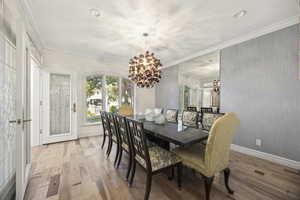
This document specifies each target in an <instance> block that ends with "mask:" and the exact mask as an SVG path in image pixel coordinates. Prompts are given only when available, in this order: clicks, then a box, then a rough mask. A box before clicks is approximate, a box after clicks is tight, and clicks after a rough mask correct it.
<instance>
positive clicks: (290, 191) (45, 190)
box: [25, 137, 300, 200]
mask: <svg viewBox="0 0 300 200" xmlns="http://www.w3.org/2000/svg"><path fill="white" fill-rule="evenodd" d="M101 142H102V138H101V137H90V138H83V139H80V140H77V141H70V142H64V143H57V144H51V145H44V146H41V147H36V148H33V163H32V175H31V177H30V180H29V185H28V188H27V191H26V195H25V199H26V200H29V199H30V200H31V199H36V200H43V199H47V200H58V199H62V200H68V199H72V200H94V199H99V200H119V199H120V200H127V199H128V200H141V199H143V195H144V186H145V184H144V183H145V173H144V171H143V170H142V169H141V168H140V167H139V166H138V167H137V173H136V176H135V180H134V184H133V187H132V188H129V187H128V185H127V182H126V181H125V174H126V168H127V160H128V158H127V157H125V156H124V157H123V160H122V164H121V165H120V168H119V169H115V168H114V167H113V160H114V156H115V152H112V154H111V156H110V158H109V159H107V158H106V156H105V151H104V150H101V148H100V144H101ZM104 149H106V146H105V147H104ZM230 167H231V170H232V173H231V179H230V185H231V187H232V188H233V189H234V190H235V194H234V195H233V196H231V195H229V194H227V192H226V189H225V187H224V184H223V175H219V176H217V178H216V180H215V182H214V185H213V189H212V192H211V199H212V200H227V199H231V200H234V199H236V200H239V199H241V200H260V199H263V200H277V199H278V200H299V199H300V172H299V171H297V170H294V169H289V168H286V167H283V166H280V165H277V164H273V163H271V162H268V161H264V160H261V159H257V158H254V157H250V156H247V155H243V154H240V153H237V152H232V153H231V159H230ZM150 199H152V200H170V199H174V200H194V199H199V200H200V199H204V186H203V180H202V179H201V176H197V175H196V176H195V175H194V174H193V173H192V171H191V170H190V169H185V170H184V173H183V188H182V190H181V191H179V190H178V189H177V185H176V181H175V180H173V181H169V180H168V179H167V177H166V175H165V174H161V175H157V176H155V177H154V179H153V182H152V191H151V194H150Z"/></svg>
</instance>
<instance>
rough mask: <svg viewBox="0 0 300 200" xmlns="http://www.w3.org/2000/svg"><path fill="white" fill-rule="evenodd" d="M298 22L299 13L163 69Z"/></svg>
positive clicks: (172, 63)
mask: <svg viewBox="0 0 300 200" xmlns="http://www.w3.org/2000/svg"><path fill="white" fill-rule="evenodd" d="M298 23H299V15H296V16H293V17H290V18H288V19H285V20H282V21H280V22H278V23H275V24H272V25H269V26H266V27H264V28H263V29H260V30H258V31H253V32H250V33H248V34H246V35H244V36H240V37H237V38H234V39H232V40H228V41H225V42H222V43H220V44H218V45H216V46H212V47H210V48H208V49H205V50H202V51H199V52H197V53H194V54H192V55H189V56H187V57H185V58H182V59H179V60H176V61H174V62H171V63H168V64H167V65H165V66H164V67H162V69H164V68H168V67H172V66H175V65H178V64H180V63H183V62H185V61H188V60H191V59H194V58H196V57H199V56H203V55H205V54H208V53H211V52H214V51H217V50H222V49H224V48H227V47H230V46H233V45H236V44H239V43H242V42H245V41H248V40H251V39H254V38H257V37H260V36H262V35H266V34H268V33H272V32H275V31H278V30H281V29H284V28H286V27H289V26H292V25H295V24H298Z"/></svg>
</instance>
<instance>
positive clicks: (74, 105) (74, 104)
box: [73, 103, 76, 112]
mask: <svg viewBox="0 0 300 200" xmlns="http://www.w3.org/2000/svg"><path fill="white" fill-rule="evenodd" d="M73 112H76V103H73Z"/></svg>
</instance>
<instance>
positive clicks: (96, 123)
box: [81, 122, 102, 127]
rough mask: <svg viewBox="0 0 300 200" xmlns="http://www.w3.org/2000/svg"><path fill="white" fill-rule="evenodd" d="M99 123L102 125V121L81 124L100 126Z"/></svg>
mask: <svg viewBox="0 0 300 200" xmlns="http://www.w3.org/2000/svg"><path fill="white" fill-rule="evenodd" d="M99 125H102V122H95V123H84V124H82V125H81V126H84V127H86V126H99Z"/></svg>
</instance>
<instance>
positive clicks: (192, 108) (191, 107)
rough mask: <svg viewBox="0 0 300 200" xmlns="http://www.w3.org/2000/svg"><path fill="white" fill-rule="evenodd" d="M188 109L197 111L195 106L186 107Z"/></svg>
mask: <svg viewBox="0 0 300 200" xmlns="http://www.w3.org/2000/svg"><path fill="white" fill-rule="evenodd" d="M186 109H187V110H188V111H194V112H197V107H196V106H188V107H187V108H186Z"/></svg>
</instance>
